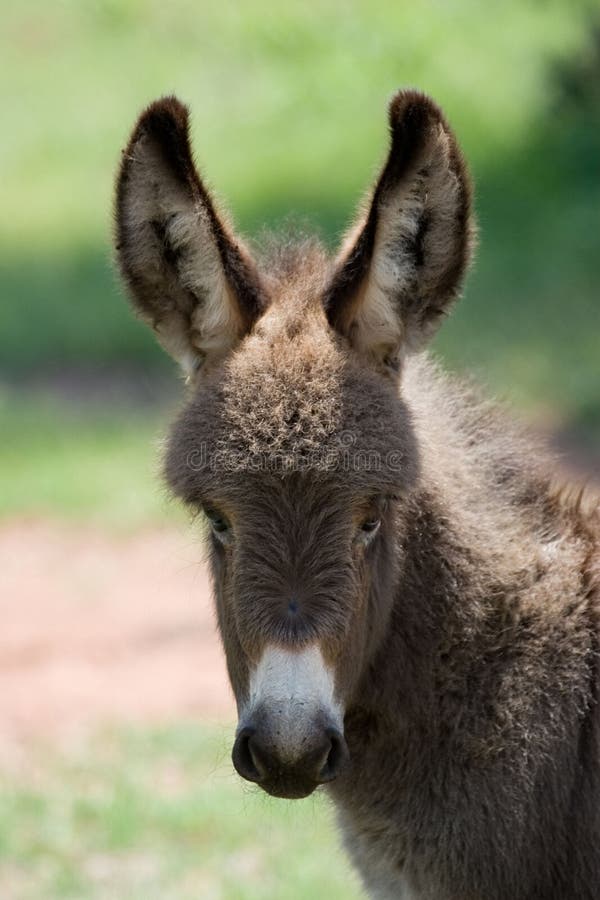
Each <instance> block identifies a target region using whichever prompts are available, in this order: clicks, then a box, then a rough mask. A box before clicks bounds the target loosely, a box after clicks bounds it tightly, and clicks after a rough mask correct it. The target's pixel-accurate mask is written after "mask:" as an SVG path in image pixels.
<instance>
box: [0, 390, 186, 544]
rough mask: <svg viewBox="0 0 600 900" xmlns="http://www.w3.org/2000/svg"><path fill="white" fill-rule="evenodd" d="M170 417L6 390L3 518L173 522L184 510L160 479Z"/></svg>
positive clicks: (122, 524)
mask: <svg viewBox="0 0 600 900" xmlns="http://www.w3.org/2000/svg"><path fill="white" fill-rule="evenodd" d="M162 405H163V404H161V406H162ZM168 418H169V415H168V414H167V413H166V412H165V411H164V410H163V411H162V412H158V411H154V412H152V411H149V410H148V409H144V408H142V410H140V411H136V408H135V407H134V406H132V405H131V401H128V402H126V403H125V404H120V403H119V402H118V399H116V398H114V397H113V398H112V402H111V401H110V400H108V401H106V403H104V402H103V403H100V404H99V405H98V404H92V405H90V404H87V405H84V404H83V403H82V402H81V400H76V401H74V402H70V403H68V404H67V403H65V402H64V401H63V402H58V401H57V399H56V398H55V397H53V396H52V395H51V394H48V393H41V392H39V391H36V392H35V393H34V394H33V396H32V395H31V393H29V392H28V393H26V394H23V392H15V391H8V390H5V391H4V392H0V423H1V431H2V441H0V519H2V518H10V517H12V516H27V515H49V516H57V515H60V516H62V517H65V518H70V519H78V518H80V519H85V521H86V522H93V523H96V524H99V525H103V526H110V527H111V528H113V529H114V528H118V529H123V530H131V529H134V528H136V527H138V526H140V525H142V524H146V523H160V522H166V521H169V520H170V519H172V518H173V517H174V516H176V515H178V511H177V507H176V505H175V504H172V503H170V502H168V500H167V497H166V494H165V492H164V491H163V489H162V488H161V486H160V481H159V477H158V476H159V459H160V446H159V439H160V436H161V435H162V432H163V431H164V429H165V426H166V422H167V420H168ZM179 515H182V513H181V512H179Z"/></svg>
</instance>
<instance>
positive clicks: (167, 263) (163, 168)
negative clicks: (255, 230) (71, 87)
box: [115, 97, 263, 374]
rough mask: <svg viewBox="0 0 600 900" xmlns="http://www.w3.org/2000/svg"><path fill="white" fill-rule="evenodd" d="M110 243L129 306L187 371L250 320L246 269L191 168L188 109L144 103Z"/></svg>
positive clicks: (245, 259) (256, 308)
mask: <svg viewBox="0 0 600 900" xmlns="http://www.w3.org/2000/svg"><path fill="white" fill-rule="evenodd" d="M115 220H116V221H115V241H116V250H117V258H118V262H119V268H120V270H121V275H122V277H123V279H124V281H125V282H126V284H127V286H128V288H129V291H130V294H131V297H132V300H133V304H134V306H135V307H136V309H137V311H138V312H139V313H140V314H141V316H142V317H143V318H144V319H145V320H146V321H147V322H148V323H149V324H150V325H151V326H152V328H153V329H154V331H155V332H156V334H157V337H158V339H159V341H160V342H161V344H162V345H163V347H164V348H165V349H166V350H167V351H168V352H169V353H170V354H171V356H173V357H174V358H175V359H176V360H177V361H178V362H179V363H180V364H181V365H182V367H183V368H184V370H185V371H186V373H187V374H191V373H192V372H194V371H195V370H196V369H197V368H199V366H200V365H202V363H203V362H204V361H205V360H207V361H209V362H210V361H211V360H214V359H219V358H222V357H223V356H224V355H225V354H226V353H227V352H228V351H229V350H230V349H231V348H232V347H233V346H235V344H236V343H237V342H238V341H239V340H240V339H241V338H242V337H243V336H244V334H246V333H247V332H248V331H249V330H250V329H251V328H252V325H253V323H254V321H255V320H256V319H257V317H258V316H259V315H260V312H261V310H262V307H263V299H262V294H261V289H260V284H259V280H258V276H257V274H256V270H255V267H254V265H253V263H252V261H251V259H250V257H249V255H248V253H247V252H246V250H245V249H244V248H243V247H242V245H241V244H240V243H239V241H237V240H236V239H235V238H234V237H233V235H232V234H231V233H230V231H229V229H228V227H227V225H226V224H225V222H224V221H223V220H222V219H221V217H220V216H219V215H218V214H217V212H216V210H215V207H214V204H213V202H212V200H211V198H210V196H209V194H208V192H207V190H206V188H205V187H204V185H203V183H202V181H201V179H200V177H199V175H198V173H197V171H196V168H195V166H194V161H193V158H192V151H191V147H190V139H189V127H188V110H187V108H186V107H185V106H184V105H183V104H182V103H180V102H179V101H178V100H177V99H176V98H175V97H166V98H164V99H162V100H158V101H157V102H155V103H153V104H152V105H151V106H149V107H148V108H147V109H146V110H145V111H144V112H143V113H142V115H141V116H140V118H139V120H138V122H137V124H136V126H135V128H134V129H133V133H132V135H131V138H130V140H129V144H128V145H127V148H126V149H125V150H124V152H123V158H122V161H121V168H120V171H119V176H118V180H117V191H116V207H115Z"/></svg>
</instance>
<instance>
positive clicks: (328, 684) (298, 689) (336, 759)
mask: <svg viewBox="0 0 600 900" xmlns="http://www.w3.org/2000/svg"><path fill="white" fill-rule="evenodd" d="M232 758H233V764H234V766H235V768H236V770H237V771H238V773H239V774H240V775H241V776H242V778H245V779H246V780H247V781H252V782H255V783H256V784H258V785H260V787H261V788H263V790H265V791H266V792H267V793H268V794H271V796H273V797H284V798H287V799H290V800H292V799H300V798H302V797H308V795H309V794H312V792H313V791H314V790H315V788H317V787H318V786H319V785H321V784H326V783H327V782H330V781H333V780H334V779H335V778H337V776H338V774H339V773H340V772H341V771H342V769H343V767H344V765H345V763H346V762H347V760H348V749H347V747H346V742H345V740H344V734H343V710H342V707H341V705H340V704H339V703H338V702H337V701H336V700H335V697H334V680H333V673H332V671H331V670H330V669H329V667H328V666H327V665H326V663H325V661H324V659H323V656H322V654H321V651H320V650H319V649H318V647H316V646H312V647H309V648H305V649H301V650H293V649H284V648H281V647H275V646H272V647H267V648H266V649H265V651H264V652H263V655H262V657H261V659H260V662H259V663H258V665H257V666H256V668H255V669H254V671H253V672H252V675H251V678H250V686H249V692H248V700H247V702H245V703H243V704H242V705H241V710H240V721H239V725H238V729H237V734H236V739H235V743H234V746H233V753H232Z"/></svg>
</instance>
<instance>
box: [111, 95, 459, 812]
mask: <svg viewBox="0 0 600 900" xmlns="http://www.w3.org/2000/svg"><path fill="white" fill-rule="evenodd" d="M389 119H390V129H391V148H390V151H389V156H388V159H387V162H386V164H385V166H384V167H383V170H382V172H381V175H380V177H379V179H378V181H377V184H376V186H375V189H374V191H373V194H372V198H371V200H370V203H369V204H368V205H367V208H366V211H365V213H364V214H363V215H362V216H361V218H360V220H359V222H358V223H357V225H356V227H355V229H354V230H353V232H352V234H351V235H350V237H349V238H348V240H347V242H346V244H345V246H344V248H343V249H342V251H341V252H340V254H339V255H338V257H337V258H336V259H334V260H329V258H328V257H327V255H326V254H325V252H324V251H323V250H322V248H321V247H320V246H319V245H318V243H317V242H315V241H308V240H301V241H299V242H296V243H295V244H289V243H288V244H280V245H279V246H277V247H276V248H275V249H271V251H270V252H269V253H268V254H267V256H266V257H265V258H263V259H262V260H260V261H259V262H258V263H257V262H254V261H253V259H252V257H251V256H250V253H249V252H248V250H247V249H246V248H245V247H244V246H243V245H242V243H241V242H240V241H239V240H238V239H237V238H236V237H234V235H233V233H232V231H231V229H230V227H229V226H228V224H227V223H226V222H225V221H224V219H223V218H222V217H221V215H220V214H219V213H218V212H217V211H216V208H215V206H214V204H213V202H212V200H211V198H210V196H209V194H208V192H207V190H206V188H205V186H204V184H203V183H202V181H201V179H200V177H199V175H198V173H197V171H196V168H195V166H194V163H193V160H192V153H191V149H190V142H189V133H188V114H187V110H186V108H185V107H184V106H182V105H181V104H180V103H179V102H178V101H177V100H176V99H174V98H167V99H164V100H160V101H158V102H157V103H154V104H153V105H152V106H150V107H149V108H148V109H147V110H146V111H145V112H144V113H143V114H142V116H141V118H140V119H139V121H138V123H137V125H136V126H135V128H134V131H133V134H132V137H131V140H130V142H129V145H128V146H127V149H126V150H125V152H124V156H123V160H122V164H121V170H120V175H119V179H118V186H117V205H116V239H117V251H118V259H119V264H120V268H121V273H122V275H123V278H124V280H125V281H126V283H127V284H128V287H129V289H130V293H131V296H132V299H133V302H134V304H135V307H136V308H137V310H138V311H139V313H140V314H141V316H142V317H143V318H144V319H146V320H147V321H148V323H149V324H150V325H151V326H152V328H153V329H154V330H155V332H156V334H157V336H158V339H159V340H160V341H161V343H162V344H163V346H164V347H165V348H166V349H167V351H168V352H169V353H170V354H171V355H172V356H174V357H175V359H176V360H178V362H179V363H180V364H181V366H182V367H183V369H184V371H185V372H186V373H187V375H188V376H189V378H188V382H189V394H188V397H187V399H186V403H185V405H184V408H183V411H182V412H181V414H180V415H179V417H178V419H177V421H176V422H175V424H174V426H173V427H172V430H171V434H170V438H169V441H168V448H167V453H166V463H165V472H166V479H167V482H168V484H169V485H170V487H171V488H172V490H173V491H174V493H175V494H177V495H178V496H179V497H181V498H182V499H183V500H184V501H185V503H187V504H188V505H189V506H190V507H191V508H192V509H194V510H202V511H203V512H204V513H205V515H206V518H207V520H208V524H209V527H210V531H209V536H208V543H209V546H210V561H211V570H212V577H213V583H214V590H215V595H216V605H217V615H218V622H219V628H220V631H221V635H222V638H223V643H224V647H225V652H226V657H227V664H228V670H229V675H230V679H231V683H232V686H233V689H234V692H235V696H236V699H237V704H238V712H239V726H238V731H237V737H236V741H235V746H234V751H233V760H234V764H235V766H236V768H237V770H238V771H239V773H240V774H241V775H243V776H244V777H245V778H247V779H249V780H250V781H255V782H258V783H259V784H260V785H261V786H262V787H263V788H265V790H267V791H268V792H269V793H272V794H274V795H276V796H284V797H301V796H306V795H307V794H309V793H310V792H311V791H312V790H314V788H315V787H316V786H317V785H319V784H321V783H324V782H327V781H330V780H332V779H333V778H335V777H336V775H337V774H338V772H339V770H340V768H341V767H342V765H343V763H344V761H345V758H346V755H347V749H346V745H345V742H344V715H345V712H346V711H347V710H349V709H350V708H351V707H352V703H353V697H354V696H355V695H356V692H357V690H358V687H359V684H360V680H361V677H362V676H363V674H364V673H365V671H366V669H367V667H368V665H369V662H370V660H372V659H373V657H374V654H375V653H376V652H377V650H378V648H379V647H380V645H381V642H382V640H383V638H384V636H385V633H386V627H387V625H388V623H389V617H390V614H391V607H392V601H393V597H394V593H395V591H396V588H397V586H398V584H399V581H400V578H401V569H402V552H403V551H402V547H403V534H404V533H405V531H406V522H405V520H406V498H407V496H408V494H409V493H410V491H411V489H412V488H413V486H414V485H415V483H416V481H417V479H418V474H419V457H418V448H417V447H416V446H415V440H414V434H413V430H412V426H411V418H410V415H409V413H408V411H407V409H406V407H405V406H404V404H403V402H402V391H401V375H402V364H403V358H404V357H405V355H406V354H407V353H409V352H412V351H414V350H415V349H418V348H419V347H420V346H422V344H423V343H424V342H425V341H426V340H427V338H428V337H429V336H430V335H431V333H432V332H433V331H434V329H435V327H436V325H437V323H438V322H439V320H440V318H441V316H442V313H444V312H445V311H446V310H447V309H448V307H449V306H450V305H451V303H452V302H453V300H454V299H455V297H456V296H457V293H458V291H459V288H460V285H461V281H462V278H463V274H464V272H465V269H466V267H467V263H468V259H469V255H470V251H471V244H472V225H471V222H470V198H471V192H470V187H469V182H468V178H467V175H466V170H465V165H464V163H463V160H462V157H461V155H460V152H459V150H458V147H457V144H456V141H455V138H454V136H453V134H452V132H451V130H450V128H449V126H448V124H447V123H446V121H445V119H444V116H443V115H442V113H441V111H440V110H439V109H438V107H437V106H436V105H435V104H434V103H433V102H432V101H431V100H430V99H428V98H427V97H425V96H423V95H421V94H418V93H416V92H412V91H404V92H401V93H399V94H397V95H396V97H395V98H394V99H393V101H392V103H391V106H390V113H389Z"/></svg>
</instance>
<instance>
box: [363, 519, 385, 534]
mask: <svg viewBox="0 0 600 900" xmlns="http://www.w3.org/2000/svg"><path fill="white" fill-rule="evenodd" d="M380 525H381V519H366V521H364V522H363V523H362V525H361V526H360V530H361V531H362V532H363V533H364V534H374V533H375V532H376V531H377V529H378V528H379V526H380Z"/></svg>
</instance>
